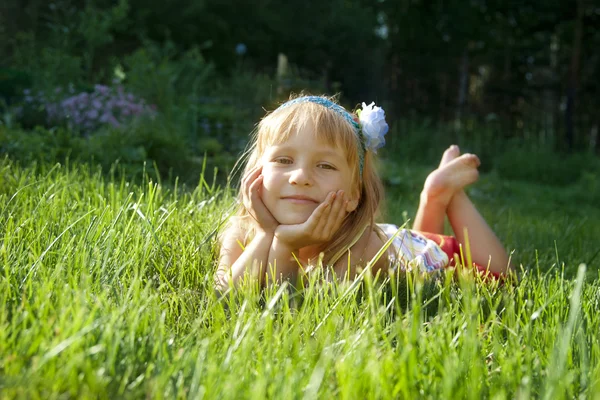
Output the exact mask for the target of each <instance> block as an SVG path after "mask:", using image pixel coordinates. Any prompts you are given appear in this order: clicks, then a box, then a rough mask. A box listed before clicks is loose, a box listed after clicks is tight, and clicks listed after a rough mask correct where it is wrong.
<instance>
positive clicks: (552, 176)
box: [495, 145, 600, 186]
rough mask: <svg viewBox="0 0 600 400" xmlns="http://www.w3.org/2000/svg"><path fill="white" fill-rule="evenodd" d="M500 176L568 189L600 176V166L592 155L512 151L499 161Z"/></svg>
mask: <svg viewBox="0 0 600 400" xmlns="http://www.w3.org/2000/svg"><path fill="white" fill-rule="evenodd" d="M495 165H496V169H497V171H498V174H499V175H500V176H501V177H503V178H506V179H512V180H523V181H532V182H539V183H544V184H548V185H557V186H567V185H570V184H572V183H574V182H577V181H578V180H579V179H580V178H581V177H582V176H583V175H584V174H586V173H588V174H590V173H598V172H600V162H599V161H598V159H597V157H594V155H592V154H589V153H588V154H586V153H578V154H569V153H566V154H565V153H557V152H555V151H552V150H551V149H548V148H540V147H536V148H527V147H526V146H524V145H522V146H519V147H517V146H515V147H512V146H511V147H509V149H507V150H506V151H505V152H504V153H503V154H502V155H500V156H498V157H497V158H496V162H495Z"/></svg>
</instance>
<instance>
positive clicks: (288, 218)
mask: <svg viewBox="0 0 600 400" xmlns="http://www.w3.org/2000/svg"><path fill="white" fill-rule="evenodd" d="M309 217H310V214H309V215H295V214H291V213H290V214H287V215H281V216H280V218H277V221H278V222H279V223H280V224H281V225H299V224H303V223H305V222H306V221H307V220H308V218H309Z"/></svg>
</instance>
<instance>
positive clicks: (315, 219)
mask: <svg viewBox="0 0 600 400" xmlns="http://www.w3.org/2000/svg"><path fill="white" fill-rule="evenodd" d="M336 196H337V195H336V192H331V193H329V194H328V195H327V197H326V198H325V201H324V202H323V203H321V204H320V205H319V207H317V208H316V209H315V211H314V212H313V214H312V215H311V217H310V218H309V219H308V221H307V222H308V227H307V228H308V229H310V230H311V231H312V234H313V235H316V236H319V237H320V236H321V234H322V232H323V229H324V228H325V226H326V225H327V220H328V219H329V216H330V215H331V208H332V205H333V204H335V201H336Z"/></svg>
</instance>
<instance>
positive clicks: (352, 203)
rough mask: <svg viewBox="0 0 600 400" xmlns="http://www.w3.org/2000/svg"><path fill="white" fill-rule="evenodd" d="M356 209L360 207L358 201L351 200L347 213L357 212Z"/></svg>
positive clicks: (347, 206)
mask: <svg viewBox="0 0 600 400" xmlns="http://www.w3.org/2000/svg"><path fill="white" fill-rule="evenodd" d="M356 207H358V199H352V200H349V201H348V204H346V211H347V212H349V213H350V212H352V211H354V210H356Z"/></svg>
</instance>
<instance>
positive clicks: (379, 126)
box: [358, 102, 389, 153]
mask: <svg viewBox="0 0 600 400" xmlns="http://www.w3.org/2000/svg"><path fill="white" fill-rule="evenodd" d="M358 118H359V120H360V125H361V127H362V133H363V135H364V136H365V140H366V143H365V145H366V147H367V149H369V150H372V151H373V152H375V153H377V149H379V148H381V147H383V145H384V144H385V138H384V136H385V134H386V133H387V132H388V130H389V126H388V124H387V122H385V111H383V109H382V108H381V107H377V106H376V105H375V103H374V102H372V103H371V104H369V105H366V104H365V103H362V110H359V112H358Z"/></svg>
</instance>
